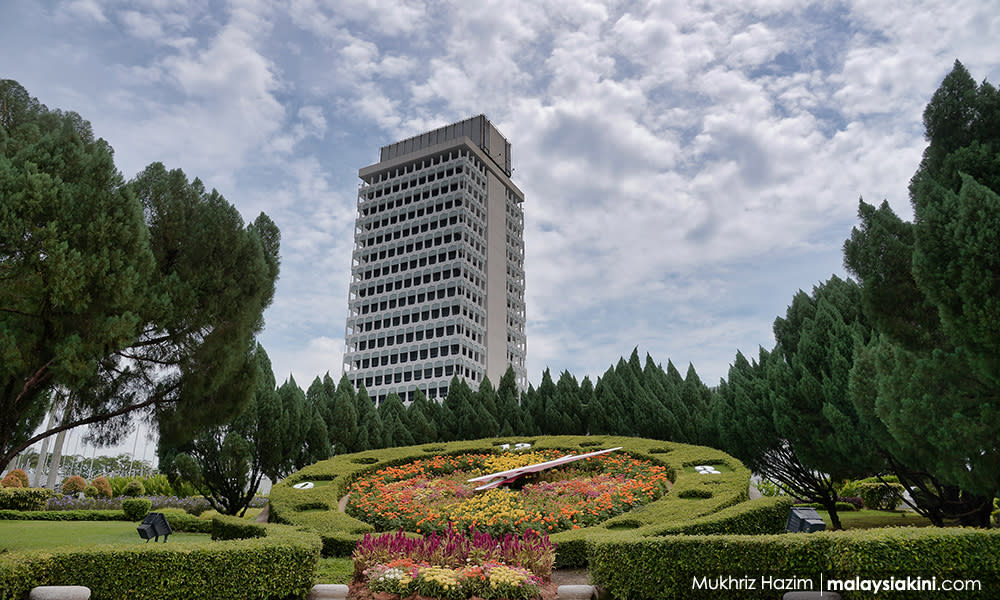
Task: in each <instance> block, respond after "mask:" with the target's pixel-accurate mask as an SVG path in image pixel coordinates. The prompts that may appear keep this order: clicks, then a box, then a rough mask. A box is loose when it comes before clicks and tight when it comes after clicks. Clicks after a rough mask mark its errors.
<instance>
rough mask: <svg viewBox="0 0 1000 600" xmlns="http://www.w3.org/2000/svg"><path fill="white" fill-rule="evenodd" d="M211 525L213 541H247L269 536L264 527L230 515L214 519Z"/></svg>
mask: <svg viewBox="0 0 1000 600" xmlns="http://www.w3.org/2000/svg"><path fill="white" fill-rule="evenodd" d="M210 525H211V526H212V539H213V540H245V539H250V538H259V537H264V536H265V535H267V533H266V532H265V529H264V525H262V524H260V523H256V522H254V521H247V520H246V519H241V518H239V517H233V516H229V515H219V516H217V517H212V521H211V522H210Z"/></svg>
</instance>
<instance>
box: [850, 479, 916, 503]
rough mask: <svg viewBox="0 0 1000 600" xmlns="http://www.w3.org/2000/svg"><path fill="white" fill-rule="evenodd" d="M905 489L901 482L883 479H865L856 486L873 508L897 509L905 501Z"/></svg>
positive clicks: (857, 490)
mask: <svg viewBox="0 0 1000 600" xmlns="http://www.w3.org/2000/svg"><path fill="white" fill-rule="evenodd" d="M903 489H904V488H903V486H902V485H901V484H899V483H894V482H888V483H882V482H881V481H863V482H860V483H858V484H855V486H854V490H855V491H856V493H857V495H858V496H860V497H861V500H862V501H863V502H864V503H865V506H866V507H868V508H870V509H872V510H895V509H896V507H897V506H899V503H900V502H902V501H903Z"/></svg>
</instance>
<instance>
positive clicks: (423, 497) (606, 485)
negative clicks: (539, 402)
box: [347, 450, 669, 535]
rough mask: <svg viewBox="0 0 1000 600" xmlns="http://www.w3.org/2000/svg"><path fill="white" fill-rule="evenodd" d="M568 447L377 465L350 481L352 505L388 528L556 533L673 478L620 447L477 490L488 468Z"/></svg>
mask: <svg viewBox="0 0 1000 600" xmlns="http://www.w3.org/2000/svg"><path fill="white" fill-rule="evenodd" d="M565 454H566V453H565V452H562V451H558V450H537V451H532V452H521V453H504V454H462V455H456V456H434V457H430V458H426V459H420V460H415V461H413V462H410V463H407V464H403V465H399V466H392V467H385V468H381V469H377V470H375V471H372V472H370V473H368V474H366V475H364V476H362V477H360V478H358V479H356V480H355V481H354V483H353V484H352V485H351V486H350V488H349V490H348V502H347V512H348V514H350V515H351V516H354V517H356V518H359V519H361V520H363V521H366V522H368V523H371V524H372V525H374V526H375V527H376V529H378V530H381V531H391V530H398V529H404V530H407V531H412V532H415V533H421V534H427V533H432V532H436V533H443V532H445V531H447V530H468V529H475V530H477V531H482V532H488V533H491V534H493V535H503V534H508V533H513V534H524V533H525V532H529V531H533V532H542V533H546V534H548V533H555V532H558V531H563V530H566V529H576V528H580V527H589V526H591V525H595V524H597V523H600V522H601V521H604V520H606V519H609V518H611V517H614V516H616V515H619V514H621V513H623V512H626V511H629V510H631V509H633V508H635V507H637V506H640V505H642V504H645V503H647V502H652V501H653V500H656V499H657V498H659V497H660V496H662V495H663V494H664V493H665V492H666V491H667V487H668V485H669V481H668V479H667V476H668V473H667V468H666V467H664V466H661V465H658V464H654V463H652V462H650V461H646V460H641V459H637V458H634V457H632V456H629V455H627V454H623V453H613V454H601V455H598V456H591V457H588V458H586V459H583V460H578V461H576V462H572V463H571V464H565V465H562V466H559V467H557V468H553V469H548V470H542V471H538V472H533V473H528V474H527V475H525V476H523V477H519V478H517V479H516V480H515V481H512V482H510V483H509V484H508V485H507V486H504V487H493V488H491V489H486V490H483V491H478V492H477V491H475V490H476V487H477V486H479V484H480V483H481V482H482V480H483V478H484V477H483V476H485V475H489V474H491V473H497V472H501V471H509V470H515V469H519V468H522V467H530V466H531V465H538V464H540V463H545V462H548V461H554V460H556V459H558V458H561V457H563V456H564V455H565ZM470 480H472V481H470ZM477 480H478V481H477Z"/></svg>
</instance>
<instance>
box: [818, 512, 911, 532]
mask: <svg viewBox="0 0 1000 600" xmlns="http://www.w3.org/2000/svg"><path fill="white" fill-rule="evenodd" d="M816 512H818V513H819V516H821V517H823V520H824V521H826V526H827V528H829V527H830V515H829V514H828V513H827V512H826V511H825V510H819V511H816ZM837 514H838V515H839V516H840V524H841V525H843V526H844V529H873V528H875V527H928V526H930V524H931V522H930V521H929V520H928V519H926V518H924V517H921V516H920V515H918V514H916V513H912V512H908V511H884V510H853V511H844V512H839V511H838V512H837Z"/></svg>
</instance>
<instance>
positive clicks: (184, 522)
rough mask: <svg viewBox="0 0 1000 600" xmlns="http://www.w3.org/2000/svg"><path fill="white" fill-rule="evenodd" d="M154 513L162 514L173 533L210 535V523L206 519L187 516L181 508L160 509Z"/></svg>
mask: <svg viewBox="0 0 1000 600" xmlns="http://www.w3.org/2000/svg"><path fill="white" fill-rule="evenodd" d="M155 512H159V513H163V516H164V517H166V519H167V523H168V524H169V525H170V529H172V530H174V531H190V532H192V533H212V522H211V521H209V520H207V519H199V518H198V517H196V516H194V515H192V514H188V513H187V512H185V511H184V509H183V508H160V509H157V510H156V511H155Z"/></svg>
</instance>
